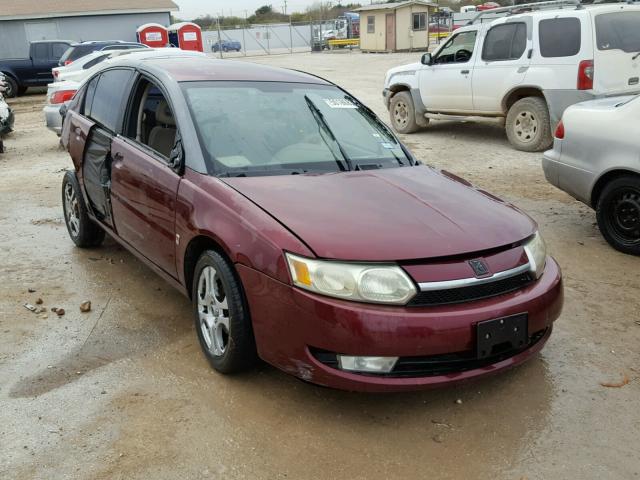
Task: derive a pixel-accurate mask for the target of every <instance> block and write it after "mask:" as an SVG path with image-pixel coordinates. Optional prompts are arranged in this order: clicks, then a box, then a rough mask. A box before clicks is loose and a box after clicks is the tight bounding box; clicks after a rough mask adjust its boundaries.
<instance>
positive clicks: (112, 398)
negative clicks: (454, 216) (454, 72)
mask: <svg viewBox="0 0 640 480" xmlns="http://www.w3.org/2000/svg"><path fill="white" fill-rule="evenodd" d="M418 57H419V54H412V55H409V54H397V55H364V54H359V53H344V54H335V53H334V54H330V53H326V54H297V55H282V56H272V57H268V58H267V57H262V58H257V59H252V60H254V61H257V62H260V63H266V64H271V65H280V66H285V67H292V68H299V69H303V70H307V71H310V72H313V73H315V74H319V75H321V76H324V77H326V78H328V79H330V80H333V81H335V82H337V83H338V84H340V85H342V86H344V87H346V88H347V89H349V90H351V91H352V92H353V93H354V94H355V95H356V96H358V97H359V98H361V99H362V100H363V101H364V102H365V103H367V104H368V105H370V106H371V107H372V108H373V109H374V110H376V111H377V112H378V113H379V114H380V115H383V116H384V117H383V118H385V119H386V111H385V109H384V106H383V104H382V100H381V90H382V82H383V77H384V72H385V71H386V70H387V68H389V67H392V66H395V65H400V64H403V63H407V62H409V61H415V60H416V59H417V58H418ZM228 61H237V60H228ZM43 101H44V96H43V95H42V94H41V93H36V94H30V95H27V96H26V97H22V98H20V99H17V100H14V101H12V102H11V103H12V106H13V108H14V109H15V111H16V115H17V116H16V132H15V133H13V134H12V135H11V136H10V138H8V139H7V141H6V146H7V149H8V151H7V153H6V154H4V155H0V245H1V249H0V272H1V277H0V278H1V279H2V281H1V282H0V478H2V479H45V478H46V479H50V478H55V479H109V480H113V479H157V480H159V479H178V478H179V479H215V478H225V479H227V478H231V479H235V478H251V479H275V478H293V479H302V478H323V479H334V478H335V479H392V478H393V479H395V478H439V479H461V478H465V479H489V478H490V479H516V480H518V479H530V480H531V479H554V480H555V479H596V478H597V479H603V478H606V479H609V478H611V479H633V478H640V455H639V453H638V452H639V451H640V450H639V448H640V447H639V445H640V380H639V377H640V348H639V345H640V295H639V293H640V259H639V258H633V257H630V256H625V255H623V254H620V253H617V252H616V251H614V250H613V249H611V248H609V247H608V245H607V244H606V243H605V242H604V240H603V239H602V237H601V236H600V234H599V232H598V230H597V228H596V226H595V216H594V213H593V212H592V211H591V210H590V209H588V208H587V207H585V206H583V205H581V204H580V203H578V202H576V201H574V200H573V199H571V198H570V197H569V196H567V195H565V194H564V193H562V192H560V191H558V190H556V189H554V188H553V187H552V186H550V185H548V184H547V183H546V182H545V179H544V176H543V173H542V170H541V166H540V155H539V154H526V153H520V152H516V151H514V150H512V149H511V148H510V146H509V145H508V143H507V141H506V138H505V135H504V133H503V131H502V129H501V128H500V127H499V126H498V125H497V124H493V123H491V122H487V123H449V122H440V123H435V124H433V125H432V126H431V127H430V128H429V129H428V130H426V131H424V132H421V133H417V134H413V135H409V136H405V137H404V141H405V142H406V143H407V145H409V146H410V148H412V149H413V151H414V153H415V154H416V156H417V157H418V158H419V159H421V160H422V161H423V162H425V163H428V164H431V165H434V166H436V167H439V168H443V169H447V170H450V171H452V172H454V173H456V174H458V175H461V176H463V177H466V178H467V179H469V180H470V181H472V182H474V183H476V184H477V185H480V186H481V187H483V188H485V189H487V190H489V191H491V192H493V193H495V194H497V195H499V196H502V197H504V198H506V199H508V200H510V201H512V202H513V203H515V204H516V205H518V206H520V207H522V208H523V209H525V210H526V211H527V212H529V213H530V214H531V215H532V216H533V217H534V218H535V219H536V220H537V221H538V223H539V224H540V228H541V231H542V233H543V235H544V237H545V238H546V240H547V243H548V246H549V250H550V253H551V254H552V255H553V256H555V258H556V259H557V260H558V262H559V263H560V265H561V266H562V268H563V272H564V280H565V294H566V303H565V308H564V312H563V314H562V317H561V318H560V319H559V321H558V322H557V323H556V329H555V331H554V334H553V336H552V338H551V340H550V341H549V343H548V344H547V346H546V347H545V349H544V350H543V351H542V353H541V354H540V355H538V356H537V357H535V358H534V359H533V360H532V361H530V362H529V363H527V364H525V365H523V366H521V367H519V368H516V369H513V370H511V371H509V372H507V373H505V374H502V375H499V376H497V377H494V378H490V379H486V380H481V381H477V382H474V383H471V384H467V385H465V386H461V387H456V388H448V389H443V390H437V391H427V392H417V393H410V394H397V395H396V394H393V395H364V394H352V393H346V392H340V391H333V390H329V389H324V388H319V387H315V386H312V385H307V384H304V383H302V382H300V381H298V380H296V379H294V378H292V377H289V376H287V375H285V374H284V373H281V372H279V371H277V370H275V369H273V368H271V367H269V366H266V365H263V366H261V367H259V368H257V369H256V370H255V371H253V372H251V373H248V374H244V375H239V376H233V377H223V376H221V375H218V374H216V373H215V372H213V371H212V370H211V369H210V367H209V365H208V364H207V362H206V360H205V358H204V356H203V355H202V354H201V353H200V348H199V345H198V343H197V339H196V335H195V331H194V328H193V325H192V320H191V318H192V317H191V311H190V305H189V302H188V301H187V300H186V299H185V298H183V297H182V296H181V295H180V294H178V293H177V292H175V291H174V290H172V289H171V287H169V286H168V285H166V284H165V283H164V282H163V281H162V280H160V279H159V278H158V277H156V276H155V275H154V274H153V273H152V272H151V271H150V270H148V269H147V268H146V267H145V266H143V265H142V264H141V263H140V262H139V261H137V260H136V259H135V258H134V257H133V256H132V255H130V254H129V253H128V252H126V251H125V250H123V249H122V248H120V247H118V246H116V245H115V244H114V242H113V241H109V242H107V243H106V245H105V246H103V247H101V248H99V249H95V250H84V251H83V250H79V249H77V248H74V246H73V244H72V242H71V241H70V240H69V238H68V236H67V232H66V229H65V227H64V224H63V220H62V207H61V200H60V185H61V180H62V175H63V173H62V172H63V170H64V169H66V168H70V167H71V162H70V160H69V157H68V155H67V154H66V152H64V151H62V150H61V149H60V148H59V147H58V142H57V138H56V136H55V135H54V134H53V133H51V132H49V131H48V130H46V129H45V127H44V126H43V115H42V113H41V108H42V104H43ZM29 289H31V290H34V291H33V292H30V291H29ZM38 298H41V299H42V300H43V306H44V307H46V309H47V311H46V313H41V314H34V313H32V312H30V311H28V310H27V309H25V308H24V306H23V304H24V303H25V302H29V303H31V304H33V305H36V301H37V299H38ZM84 300H90V301H91V302H92V310H91V312H89V313H81V312H80V311H79V305H80V303H81V302H83V301H84ZM38 306H39V305H38ZM51 307H62V308H64V309H65V310H66V314H65V315H64V316H62V317H58V316H57V315H56V314H54V313H52V312H51V311H50V308H51ZM623 378H628V379H629V380H630V383H629V384H627V385H625V386H623V387H621V388H608V387H604V386H602V385H601V383H606V382H613V383H615V382H621V381H622V379H623ZM457 400H461V403H460V402H457Z"/></svg>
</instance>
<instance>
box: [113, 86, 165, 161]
mask: <svg viewBox="0 0 640 480" xmlns="http://www.w3.org/2000/svg"><path fill="white" fill-rule="evenodd" d="M135 90H136V93H135V96H134V101H133V107H132V108H131V109H130V112H129V116H128V118H127V119H126V123H125V125H126V126H125V132H124V135H125V136H126V137H128V138H130V139H132V140H135V141H136V142H138V143H140V144H142V145H145V146H146V147H148V148H150V149H151V150H153V151H154V152H156V153H158V154H159V155H160V156H162V157H164V158H165V159H168V158H169V156H170V155H171V150H172V149H173V147H174V145H175V143H176V135H177V131H178V130H177V126H176V120H175V118H174V116H173V110H172V109H171V105H170V104H169V102H168V101H167V99H166V97H165V96H164V95H163V93H162V91H161V90H160V89H159V88H158V87H157V86H156V85H154V84H153V83H152V82H150V81H148V80H146V79H143V80H141V81H140V83H139V84H138V85H137V87H136V89H135Z"/></svg>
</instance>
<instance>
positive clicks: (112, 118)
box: [85, 69, 133, 132]
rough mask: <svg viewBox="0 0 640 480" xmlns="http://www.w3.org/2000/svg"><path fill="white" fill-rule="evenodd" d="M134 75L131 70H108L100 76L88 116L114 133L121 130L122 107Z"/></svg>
mask: <svg viewBox="0 0 640 480" xmlns="http://www.w3.org/2000/svg"><path fill="white" fill-rule="evenodd" d="M132 75H133V72H132V71H131V70H124V69H123V70H108V71H106V72H104V73H103V74H102V75H100V80H99V81H98V86H97V87H96V88H95V93H94V94H93V101H92V102H91V110H90V113H89V114H88V115H89V116H90V117H91V118H92V119H93V120H95V121H96V122H98V123H100V124H102V126H104V127H105V128H107V129H109V130H111V131H112V132H117V131H118V130H119V127H120V125H119V120H120V113H121V107H122V103H123V102H124V101H125V100H126V99H127V93H128V91H127V89H128V87H129V80H130V79H131V77H132ZM89 89H91V85H89ZM88 98H89V90H88V91H87V100H88ZM85 107H86V105H85ZM85 113H86V112H85Z"/></svg>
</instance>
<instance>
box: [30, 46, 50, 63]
mask: <svg viewBox="0 0 640 480" xmlns="http://www.w3.org/2000/svg"><path fill="white" fill-rule="evenodd" d="M33 57H34V58H37V59H38V60H43V59H45V58H49V44H48V43H36V44H35V45H34V46H33Z"/></svg>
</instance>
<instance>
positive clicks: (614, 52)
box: [593, 5, 640, 95]
mask: <svg viewBox="0 0 640 480" xmlns="http://www.w3.org/2000/svg"><path fill="white" fill-rule="evenodd" d="M593 21H594V31H595V36H596V39H595V40H596V42H595V43H596V47H595V52H594V56H595V58H594V67H595V73H594V79H593V80H594V85H593V87H594V91H595V92H596V93H598V94H606V95H609V94H616V93H628V92H637V91H640V57H639V56H638V53H640V9H639V8H638V7H634V6H630V5H623V6H620V7H616V10H615V11H609V12H605V13H599V14H597V15H595V16H594V19H593Z"/></svg>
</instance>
